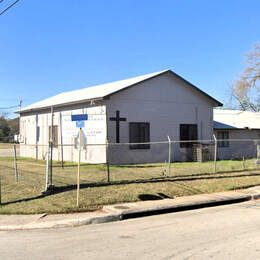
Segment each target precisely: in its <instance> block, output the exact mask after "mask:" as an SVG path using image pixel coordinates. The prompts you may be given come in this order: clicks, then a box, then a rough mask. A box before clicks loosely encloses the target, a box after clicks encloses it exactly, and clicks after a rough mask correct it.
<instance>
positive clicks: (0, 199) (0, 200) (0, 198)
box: [0, 176, 2, 206]
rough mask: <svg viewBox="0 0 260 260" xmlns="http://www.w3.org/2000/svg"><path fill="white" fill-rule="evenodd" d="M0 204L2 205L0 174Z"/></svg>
mask: <svg viewBox="0 0 260 260" xmlns="http://www.w3.org/2000/svg"><path fill="white" fill-rule="evenodd" d="M0 206H2V180H1V176H0Z"/></svg>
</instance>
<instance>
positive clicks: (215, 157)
mask: <svg viewBox="0 0 260 260" xmlns="http://www.w3.org/2000/svg"><path fill="white" fill-rule="evenodd" d="M213 139H214V144H215V145H214V173H216V172H217V147H218V142H217V138H216V136H215V135H214V134H213Z"/></svg>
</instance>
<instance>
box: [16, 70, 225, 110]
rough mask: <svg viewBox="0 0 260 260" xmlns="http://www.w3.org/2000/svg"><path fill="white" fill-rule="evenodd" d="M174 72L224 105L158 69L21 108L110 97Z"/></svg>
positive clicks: (59, 95)
mask: <svg viewBox="0 0 260 260" xmlns="http://www.w3.org/2000/svg"><path fill="white" fill-rule="evenodd" d="M167 72H169V73H172V74H173V75H175V76H176V77H178V78H179V79H181V80H182V81H184V82H186V83H187V84H188V85H189V86H191V87H193V88H195V89H196V90H197V91H199V92H200V93H201V94H203V95H204V96H206V97H207V98H209V99H210V100H211V101H213V102H214V103H216V106H222V104H221V103H220V102H219V101H218V100H216V99H214V98H213V97H211V96H209V95H208V94H207V93H205V92H203V91H202V90H200V89H199V88H197V87H196V86H194V85H193V84H191V83H190V82H188V81H187V80H185V79H184V78H182V77H181V76H179V75H178V74H176V73H174V72H173V71H171V70H163V71H158V72H154V73H150V74H145V75H141V76H138V77H133V78H129V79H124V80H119V81H114V82H110V83H105V84H101V85H95V86H90V87H87V88H83V89H77V90H73V91H68V92H63V93H60V94H58V95H55V96H53V97H50V98H47V99H44V100H41V101H39V102H36V103H33V104H32V105H29V106H27V107H24V108H22V109H21V112H28V111H33V110H40V109H44V108H50V107H51V106H63V105H69V104H77V103H81V102H84V101H91V100H98V99H103V98H105V97H108V96H110V95H112V94H115V93H117V92H119V91H122V90H124V89H126V88H128V87H131V86H134V85H136V84H138V83H141V82H143V81H146V80H148V79H151V78H154V77H157V76H159V75H161V74H164V73H167Z"/></svg>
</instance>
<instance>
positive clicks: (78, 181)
mask: <svg viewBox="0 0 260 260" xmlns="http://www.w3.org/2000/svg"><path fill="white" fill-rule="evenodd" d="M80 157H81V128H80V129H79V158H78V176H77V207H79V189H80Z"/></svg>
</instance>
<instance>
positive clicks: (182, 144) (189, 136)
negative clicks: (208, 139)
mask: <svg viewBox="0 0 260 260" xmlns="http://www.w3.org/2000/svg"><path fill="white" fill-rule="evenodd" d="M185 127H188V131H189V132H188V134H183V133H182V131H184V129H182V128H185ZM192 127H194V129H196V130H195V132H194V133H191V132H190V128H192ZM194 129H193V130H194ZM179 134H180V148H191V147H192V146H193V145H194V144H196V142H181V141H193V140H198V124H180V129H179Z"/></svg>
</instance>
